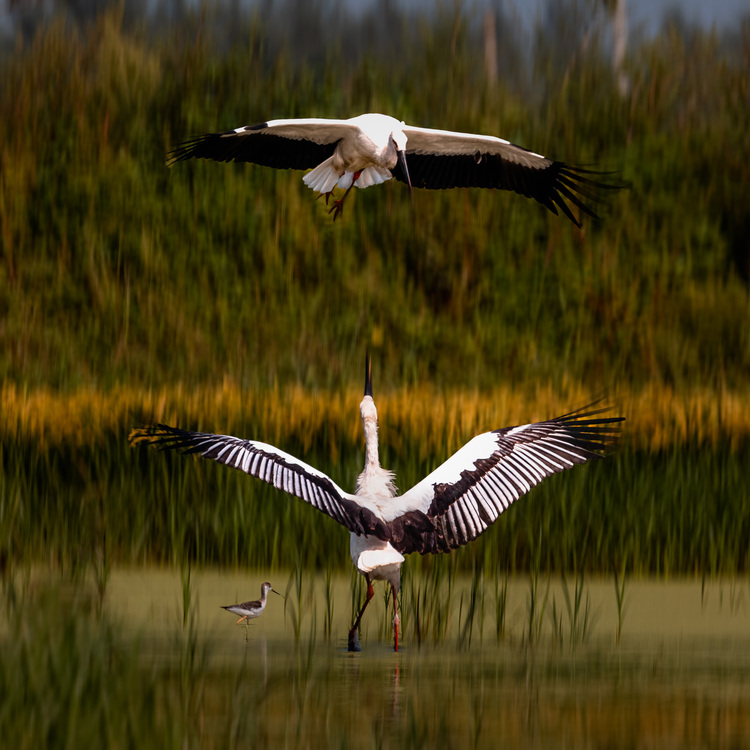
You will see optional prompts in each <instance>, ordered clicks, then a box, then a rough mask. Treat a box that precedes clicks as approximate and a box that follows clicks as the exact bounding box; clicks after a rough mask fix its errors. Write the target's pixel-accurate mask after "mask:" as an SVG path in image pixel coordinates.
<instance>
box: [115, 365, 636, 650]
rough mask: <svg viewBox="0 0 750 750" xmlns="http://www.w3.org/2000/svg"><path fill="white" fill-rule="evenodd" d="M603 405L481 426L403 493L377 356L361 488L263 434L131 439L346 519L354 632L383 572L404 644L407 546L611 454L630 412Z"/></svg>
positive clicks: (423, 548) (150, 434) (484, 518)
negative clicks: (380, 400) (361, 587)
mask: <svg viewBox="0 0 750 750" xmlns="http://www.w3.org/2000/svg"><path fill="white" fill-rule="evenodd" d="M594 407H595V404H590V405H589V406H586V407H584V408H582V409H578V410H576V411H573V412H570V413H568V414H564V415H562V416H560V417H555V418H554V419H549V420H547V421H544V422H536V423H533V424H524V425H519V426H517V427H507V428H505V429H499V430H494V431H492V432H485V433H483V434H481V435H478V436H477V437H475V438H473V439H472V440H470V441H469V442H468V443H467V444H466V445H464V446H463V448H461V449H460V450H458V451H457V452H456V453H454V454H453V455H452V456H451V457H450V458H449V459H448V460H447V461H446V462H445V463H443V464H442V465H441V466H439V467H438V468H437V469H435V470H434V471H433V472H432V473H431V474H429V475H428V476H427V477H425V478H424V479H423V480H422V481H421V482H419V483H418V484H416V485H415V486H414V487H412V488H411V489H410V490H409V491H408V492H405V493H404V494H403V495H397V491H396V487H395V485H394V482H393V473H392V472H390V471H387V470H386V469H383V468H382V467H381V466H380V459H379V456H378V427H377V410H376V408H375V402H374V401H373V398H372V379H371V363H370V359H369V356H368V357H367V360H366V375H365V395H364V398H363V399H362V402H361V403H360V414H361V416H362V425H363V428H364V433H365V450H366V455H365V468H364V471H363V472H362V473H361V474H360V475H359V478H358V480H357V486H356V490H355V492H354V494H351V493H349V492H346V491H345V490H343V489H341V488H340V487H339V486H338V485H337V484H336V483H335V482H334V481H333V480H332V479H331V478H330V477H328V476H326V475H325V474H323V473H322V472H320V471H318V470H317V469H315V468H313V467H312V466H310V465H308V464H306V463H304V462H303V461H300V460H299V459H297V458H295V457H294V456H291V455H290V454H288V453H285V452H284V451H282V450H280V449H278V448H276V447H274V446H272V445H268V444H267V443H261V442H259V441H256V440H243V439H242V438H237V437H232V436H230V435H214V434H210V433H202V432H190V431H188V430H182V429H180V428H178V427H169V426H167V425H163V424H159V425H153V426H148V427H141V428H136V429H134V430H133V431H132V432H131V433H130V438H129V439H130V442H131V444H132V445H136V444H138V443H142V442H145V443H150V444H153V445H156V446H158V447H161V448H169V449H176V450H179V451H183V452H185V453H198V454H200V455H201V456H203V457H204V458H210V459H213V460H214V461H218V462H219V463H222V464H226V465H227V466H231V467H233V468H235V469H240V470H241V471H244V472H245V473H247V474H250V475H251V476H254V477H257V478H258V479H262V480H263V481H265V482H268V483H269V484H272V485H273V486H274V487H277V488H278V489H281V490H284V491H286V492H288V493H289V494H291V495H294V496H296V497H299V498H301V499H302V500H304V501H305V502H307V503H309V504H310V505H312V506H313V507H314V508H316V509H317V510H319V511H321V512H323V513H325V514H326V515H328V516H330V517H331V518H333V519H334V520H336V521H338V522H339V523H340V524H342V525H343V526H345V527H346V528H347V529H348V530H349V532H350V534H351V541H350V552H351V556H352V561H353V563H354V565H355V567H356V568H357V570H358V571H359V572H360V573H361V574H362V575H363V576H364V578H365V580H366V581H367V596H366V598H365V602H364V604H363V606H362V609H361V610H360V612H359V614H358V616H357V619H356V620H355V621H354V624H353V626H352V628H351V630H350V632H349V648H350V650H353V651H358V650H359V637H358V628H359V623H360V621H361V619H362V614H363V613H364V611H365V608H366V607H367V604H368V603H369V601H370V599H371V598H372V596H373V589H372V581H374V580H382V581H386V582H388V583H389V584H390V585H391V589H392V592H393V606H394V618H393V627H394V647H395V650H398V631H399V616H398V609H397V594H398V591H399V586H400V575H401V572H400V571H401V565H402V563H403V562H404V555H406V554H409V553H412V552H419V553H420V554H423V555H424V554H426V553H438V552H449V551H450V550H452V549H456V548H458V547H460V546H462V545H464V544H468V543H469V542H471V541H473V540H474V539H476V538H477V537H478V536H479V535H480V534H482V533H483V532H484V531H486V530H487V529H488V528H489V526H490V525H491V524H493V523H494V522H495V521H496V520H497V518H498V517H499V516H500V514H501V513H502V512H503V511H505V510H507V509H508V508H509V507H510V505H511V504H512V503H513V502H515V501H516V500H518V499H519V498H520V497H522V496H523V495H525V494H526V493H527V492H529V491H530V490H531V489H532V488H533V487H535V486H536V485H537V484H539V483H540V482H541V481H543V480H544V479H545V477H548V476H550V475H552V474H556V473H558V472H561V471H564V470H565V469H570V468H572V467H573V466H575V465H576V464H583V463H586V462H587V461H588V460H590V459H596V458H601V457H602V456H603V452H604V451H605V450H606V448H607V447H608V446H609V444H610V442H611V441H612V439H613V438H614V437H615V436H616V435H617V433H618V432H619V427H618V425H617V423H619V422H622V421H623V417H606V416H601V415H602V414H604V413H605V412H606V411H608V410H609V409H608V408H606V407H605V408H594Z"/></svg>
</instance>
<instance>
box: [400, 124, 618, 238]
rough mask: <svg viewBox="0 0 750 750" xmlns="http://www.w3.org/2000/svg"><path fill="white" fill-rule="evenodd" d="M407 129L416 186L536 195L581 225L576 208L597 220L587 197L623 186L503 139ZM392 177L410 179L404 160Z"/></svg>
mask: <svg viewBox="0 0 750 750" xmlns="http://www.w3.org/2000/svg"><path fill="white" fill-rule="evenodd" d="M403 130H404V133H405V134H406V137H407V139H408V140H407V143H406V161H407V168H408V170H409V177H410V179H411V184H412V186H413V187H421V188H431V189H435V190H437V189H444V188H454V187H477V188H497V189H499V190H512V191H514V192H516V193H520V194H521V195H524V196H526V197H527V198H534V199H535V200H537V201H538V202H539V203H541V204H542V205H543V206H545V207H546V208H548V209H549V210H550V211H551V212H552V213H553V214H555V215H557V213H558V208H559V209H560V210H561V211H562V212H563V213H564V214H565V216H567V217H568V218H569V219H570V220H571V221H572V222H573V223H574V224H575V225H576V226H580V222H579V221H578V219H577V218H576V217H575V216H574V215H573V212H572V210H571V206H573V207H575V208H578V209H579V210H581V211H583V212H584V213H585V214H587V215H588V216H591V217H592V218H598V217H597V215H596V213H594V211H593V210H592V209H591V208H590V207H589V206H588V205H586V203H585V202H584V199H586V200H588V201H593V202H601V191H602V190H612V189H617V188H619V186H618V185H609V184H606V183H604V182H602V181H601V178H602V177H604V176H605V175H606V173H604V172H596V171H592V170H588V169H582V168H579V167H572V166H569V165H568V164H565V163H563V162H560V161H553V160H552V159H548V158H546V157H544V156H541V155H540V154H536V153H534V152H533V151H527V150H526V149H525V148H521V146H516V145H515V144H513V143H511V142H510V141H506V140H504V139H502V138H496V137H494V136H490V135H473V134H471V133H455V132H452V131H450V130H434V129H432V128H416V127H413V126H411V125H406V126H404V129H403ZM393 175H394V177H395V178H396V179H398V180H401V181H402V182H406V181H407V180H406V175H405V174H404V173H403V171H402V168H401V165H400V164H397V165H396V167H394V169H393ZM569 204H570V205H569Z"/></svg>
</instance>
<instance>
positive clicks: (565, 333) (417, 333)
mask: <svg viewBox="0 0 750 750" xmlns="http://www.w3.org/2000/svg"><path fill="white" fill-rule="evenodd" d="M457 8H458V10H457V12H456V14H451V13H442V14H441V13H438V14H436V15H434V16H431V17H427V18H424V19H422V20H421V21H420V25H419V28H420V29H421V31H420V33H419V34H418V35H417V36H416V37H414V38H411V41H410V43H409V44H408V45H404V46H403V48H400V52H401V53H403V55H399V56H393V55H391V56H385V55H383V56H377V55H371V56H367V55H361V56H348V57H347V56H346V55H345V54H344V51H343V49H342V48H341V47H340V46H337V45H336V44H331V45H329V46H328V48H327V49H326V50H325V51H324V50H322V49H321V50H320V51H319V52H320V54H318V53H313V54H311V55H310V56H308V57H307V58H304V59H300V56H298V53H296V52H295V51H294V48H291V47H284V46H283V45H280V46H272V45H271V43H270V41H269V40H270V39H271V38H272V36H273V33H274V30H273V29H271V28H270V27H268V26H266V25H265V22H264V21H263V19H261V18H258V17H255V18H247V19H243V20H242V22H241V23H237V24H235V25H234V27H233V30H232V34H231V35H230V36H231V37H232V38H234V39H235V46H233V47H231V48H230V49H227V48H226V46H224V45H222V46H219V44H218V43H216V44H215V43H214V41H212V40H214V39H222V40H223V39H225V38H226V37H225V36H222V34H219V33H216V34H215V35H214V34H212V33H209V32H210V31H214V32H216V29H217V27H215V26H212V25H211V23H212V21H211V17H210V14H208V16H206V15H203V16H201V17H200V18H196V19H195V22H194V23H192V22H189V23H187V24H186V25H184V26H182V27H177V28H175V29H174V31H173V32H172V34H170V35H169V36H168V37H167V38H158V37H151V36H148V35H147V34H146V33H145V31H143V30H138V29H134V28H132V27H126V26H124V25H123V22H122V19H121V16H120V15H119V14H118V13H117V12H115V11H109V12H105V13H102V14H101V15H100V16H99V18H98V20H97V21H96V23H95V24H92V25H90V26H82V27H71V26H70V25H67V26H66V25H64V24H63V23H62V22H58V23H53V24H52V25H50V26H48V27H41V28H40V29H39V31H38V33H37V35H36V36H35V38H34V39H33V40H32V41H30V42H27V43H25V44H24V43H19V46H18V48H17V50H16V54H14V55H12V56H9V57H6V58H4V59H3V60H2V62H1V65H0V80H2V86H0V112H2V113H3V115H4V116H3V117H2V118H0V163H2V166H3V169H2V177H1V178H0V216H2V228H3V229H2V237H0V243H2V244H1V245H0V247H1V248H2V251H1V252H2V262H0V283H1V284H2V287H3V288H4V289H7V294H5V295H3V300H2V302H0V305H2V314H3V319H4V323H3V326H2V328H1V329H0V344H2V346H0V378H2V379H3V380H5V381H11V382H13V383H16V384H18V385H19V386H21V387H27V386H31V387H52V388H59V389H65V390H68V389H75V388H78V387H87V386H90V385H95V386H97V387H109V386H111V385H113V384H117V383H124V384H128V385H131V386H133V387H136V388H161V387H164V386H165V385H169V384H174V383H177V382H187V383H200V384H207V383H219V382H221V381H222V380H223V378H224V377H228V378H229V379H230V380H231V381H232V382H235V383H241V384H242V385H243V386H251V387H256V386H261V387H274V386H275V385H277V384H288V383H290V382H291V383H297V384H300V385H302V386H304V387H305V388H316V387H321V388H326V389H332V390H334V391H335V390H338V389H339V388H341V387H343V385H344V384H345V383H347V382H348V379H349V377H350V373H351V371H352V368H353V367H354V365H355V363H356V364H357V365H358V363H359V359H360V357H361V352H362V350H363V348H364V347H365V345H366V344H367V343H369V344H370V345H371V347H372V348H373V350H374V351H375V353H376V355H377V356H378V358H379V359H380V360H381V361H382V362H387V363H389V367H388V369H387V370H384V371H383V375H382V378H383V382H384V383H385V384H386V385H387V386H389V387H392V386H396V385H401V384H404V383H407V384H416V383H423V382H430V383H434V384H436V385H438V386H443V385H449V386H452V387H467V386H469V387H476V388H480V389H488V388H492V387H494V386H495V385H496V384H497V383H498V381H499V380H502V381H503V382H505V383H508V384H511V385H514V386H517V385H519V384H523V383H526V382H529V381H532V382H541V383H545V384H546V383H553V384H555V385H557V384H559V383H560V382H561V381H564V380H565V379H566V378H567V379H569V380H571V381H572V382H575V383H582V384H584V385H585V386H586V387H588V388H592V387H595V386H596V387H598V386H600V385H602V384H605V385H615V386H620V387H622V386H623V385H628V386H630V385H635V386H638V387H645V386H647V385H650V384H651V383H656V384H657V385H659V386H660V387H671V388H674V389H675V390H676V391H678V392H681V391H683V390H688V389H691V388H695V387H698V388H708V389H711V390H714V391H718V390H720V389H722V388H725V389H728V390H729V391H730V392H732V391H733V390H734V389H736V388H737V387H739V386H741V385H744V383H745V373H746V372H747V367H748V364H750V345H749V340H748V334H747V331H748V330H750V327H749V326H748V325H747V322H748V295H747V287H746V285H745V282H744V281H743V279H744V278H745V273H746V271H747V258H746V257H745V256H746V253H745V255H743V252H744V251H743V250H742V247H743V245H742V238H743V237H744V236H745V234H746V233H745V230H744V228H743V227H744V224H743V222H744V221H745V219H744V214H743V213H742V211H741V210H740V209H739V208H738V207H737V204H738V201H736V199H735V198H736V195H737V191H738V190H741V186H743V185H747V184H750V174H749V173H748V166H747V165H748V160H747V159H745V158H743V155H746V154H748V153H750V142H749V141H748V139H749V138H750V136H748V133H747V129H746V128H744V127H742V125H741V123H742V122H743V120H744V115H745V109H746V107H745V104H746V101H747V76H746V70H745V67H744V63H743V58H742V56H741V54H740V53H739V52H738V53H737V54H734V55H732V54H729V53H727V52H726V49H725V48H724V47H722V45H720V44H719V43H718V41H717V40H716V39H715V38H714V37H712V36H710V35H700V34H694V35H692V36H685V35H680V34H679V33H677V32H675V31H666V32H664V33H663V34H662V35H660V36H659V37H658V38H657V39H655V40H654V41H648V42H641V43H638V44H637V45H635V46H634V47H633V48H632V49H631V59H630V61H629V67H630V71H629V74H630V77H631V80H632V87H631V92H630V94H629V96H628V97H626V98H625V99H622V98H621V97H620V96H619V95H618V93H617V91H616V87H615V82H614V76H613V75H612V74H611V70H610V69H609V64H608V60H607V58H606V57H605V56H604V52H602V51H601V50H600V47H599V46H598V45H597V44H595V43H593V42H592V43H591V44H590V46H589V47H588V48H587V51H581V50H580V49H576V51H575V53H571V54H570V55H569V56H568V58H567V59H566V60H565V64H564V65H563V66H560V65H559V64H558V63H559V56H560V55H561V54H562V55H565V50H566V49H569V46H568V47H567V48H566V47H565V45H562V49H558V44H559V42H558V37H560V36H561V35H560V34H558V33H557V31H558V30H555V29H548V30H547V31H546V32H544V33H542V31H543V30H542V31H540V34H541V37H540V39H539V40H538V42H537V43H536V45H535V47H534V53H535V55H536V57H535V59H534V60H533V61H532V64H530V65H527V66H526V68H524V69H523V70H522V69H520V68H518V69H512V70H510V71H509V72H508V75H507V76H506V77H505V78H504V79H503V81H502V82H501V83H499V84H497V85H496V86H495V87H494V88H490V87H489V85H488V79H487V76H486V73H485V70H484V68H485V63H484V54H483V48H482V42H481V38H478V37H476V33H477V32H476V29H475V28H474V25H473V24H472V23H471V14H470V13H468V12H466V13H463V12H462V11H461V8H460V4H459V5H458V6H457ZM321 12H322V11H321ZM313 15H314V13H313ZM391 28H392V29H397V28H400V25H399V23H398V20H396V23H395V24H394V25H393V26H392V27H391ZM224 30H225V29H224ZM391 33H392V34H393V33H395V31H392V32H391ZM545 33H546V36H545V35H544V34H545ZM342 38H343V37H342ZM568 41H569V40H566V44H568ZM404 55H405V57H404ZM555 61H557V62H555ZM519 65H520V63H519ZM527 68H528V69H527ZM562 70H564V71H565V75H562V73H561V71H562ZM529 78H530V80H528V79H529ZM417 82H419V85H417ZM528 92H531V95H529V94H528ZM368 110H376V111H378V110H381V111H387V112H392V113H394V114H397V115H399V116H401V117H404V118H405V119H407V120H411V121H414V122H417V123H420V124H425V125H433V126H439V127H448V128H456V129H462V128H463V129H467V130H471V131H485V132H492V133H498V134H501V135H504V136H506V137H509V138H511V139H513V140H515V141H517V142H519V143H521V144H525V145H528V146H530V147H532V148H534V149H536V150H539V151H542V152H544V153H550V154H551V155H553V156H555V157H559V158H566V159H568V160H570V161H572V162H577V163H583V164H596V165H599V166H601V167H602V168H604V169H615V170H619V171H620V175H619V176H618V177H617V178H616V179H618V180H619V181H621V182H623V183H626V184H628V185H629V186H630V189H629V190H627V191H623V192H621V193H619V194H617V195H615V196H614V197H613V198H612V201H611V203H610V205H609V207H603V214H604V220H603V221H602V222H601V224H598V223H595V222H586V224H585V228H584V230H583V231H582V232H579V231H577V230H576V229H575V228H573V227H571V226H570V224H569V223H567V222H565V221H564V220H560V219H559V218H556V217H554V216H551V215H548V214H547V213H546V212H545V211H544V210H543V209H542V208H540V207H539V206H537V205H535V204H534V203H533V202H531V201H528V200H526V199H524V198H521V197H519V196H516V195H511V194H500V193H495V192H492V191H484V192H482V191H448V192H440V191H438V192H432V191H418V192H417V194H416V195H415V198H414V204H413V207H412V205H411V204H410V202H409V199H408V194H407V191H405V190H404V189H403V186H401V185H397V184H388V185H385V186H383V187H381V188H379V189H377V190H367V191H362V192H360V193H358V194H357V195H356V196H355V197H354V198H353V202H352V203H351V204H350V206H349V207H348V212H347V215H346V216H344V219H343V220H342V221H340V222H337V223H336V224H335V225H333V224H332V223H331V221H330V218H329V217H328V216H327V215H326V214H325V210H324V208H323V206H322V204H321V203H320V202H316V201H315V200H313V194H312V193H311V192H310V191H309V190H308V189H307V188H306V187H305V186H304V185H303V184H302V183H301V180H300V176H301V175H300V174H299V173H286V172H275V171H273V170H268V169H263V168H259V167H252V166H246V165H245V166H238V165H222V164H216V163H203V162H198V163H185V164H180V165H178V166H176V167H174V168H172V169H167V168H166V167H165V166H164V155H165V153H166V151H167V150H168V149H169V148H170V147H171V146H172V145H174V144H175V143H177V142H179V141H180V140H183V139H185V138H187V137H189V136H191V135H193V134H195V133H199V132H203V131H207V130H215V129H217V128H218V129H225V128H228V127H234V126H236V125H238V124H241V123H244V122H254V121H258V120H262V119H264V118H267V117H271V116H294V115H320V116H326V115H327V116H350V115H352V114H355V113H359V112H363V111H368ZM709 112H710V116H707V115H706V113H709Z"/></svg>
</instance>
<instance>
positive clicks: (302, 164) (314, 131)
mask: <svg viewBox="0 0 750 750" xmlns="http://www.w3.org/2000/svg"><path fill="white" fill-rule="evenodd" d="M186 159H212V160H214V161H223V162H232V161H237V162H252V163H254V164H259V165H262V166H265V167H275V168H276V169H310V170H312V171H310V172H308V173H307V174H306V175H305V176H304V177H303V178H302V180H303V182H304V183H305V185H307V186H308V187H309V188H312V189H313V190H315V191H317V192H319V193H320V194H321V195H325V196H326V203H328V199H329V198H330V196H331V194H332V193H333V189H334V188H336V187H338V188H340V189H343V190H346V192H345V193H344V196H343V197H342V198H340V199H339V200H335V201H334V202H333V207H332V208H331V210H330V212H329V213H333V218H334V220H335V219H336V217H337V216H338V215H339V214H340V213H341V211H342V209H343V206H344V199H345V198H346V196H347V195H349V192H350V191H351V189H352V188H353V187H357V188H366V187H370V186H371V185H379V184H380V183H382V182H385V181H386V180H390V179H391V177H395V178H396V179H397V180H399V181H401V182H405V183H406V184H407V185H409V190H411V189H412V188H413V187H415V188H427V189H429V190H440V189H448V188H457V187H464V188H472V187H474V188H495V189H497V190H512V191H514V192H516V193H519V194H520V195H524V196H526V197H527V198H533V199H534V200H536V201H538V202H539V203H541V204H542V205H543V206H545V207H546V208H547V209H549V210H550V211H551V212H552V213H553V214H557V213H558V209H559V210H560V211H562V212H563V214H565V216H567V217H568V218H569V219H570V220H571V221H572V222H573V223H574V224H575V225H576V226H578V227H580V226H581V223H580V220H579V218H577V217H576V216H575V215H574V214H573V209H578V210H579V211H581V212H582V213H584V214H587V215H588V216H591V217H593V218H598V217H597V216H596V214H595V213H594V211H593V210H592V209H591V208H590V207H589V206H588V205H586V203H585V202H584V201H594V202H599V193H600V192H601V190H602V189H614V188H618V187H620V186H617V185H607V184H605V183H603V182H602V181H601V178H602V177H603V176H604V175H605V174H606V173H603V172H596V171H592V170H589V169H582V168H580V167H574V166H571V165H569V164H566V163H564V162H561V161H555V160H554V159H549V158H548V157H546V156H542V155H541V154H536V153H534V152H533V151H528V150H527V149H525V148H522V147H521V146H516V145H515V144H513V143H511V142H510V141H506V140H505V139H503V138H496V137H495V136H492V135H478V134H475V133H459V132H454V131H450V130H435V129H433V128H418V127H414V126H412V125H406V124H405V123H404V122H401V121H399V120H397V119H396V118H395V117H390V116H388V115H381V114H372V113H371V114H366V115H359V116H358V117H352V118H350V119H348V120H326V119H322V118H317V117H310V118H302V119H287V120H269V121H268V122H262V123H260V124H258V125H245V126H243V127H240V128H235V129H234V130H227V131H225V132H223V133H207V134H205V135H201V136H198V137H197V138H194V139H193V140H191V141H186V142H185V143H183V144H181V145H179V146H177V147H176V148H175V149H174V150H173V151H172V152H171V153H170V154H169V155H168V162H167V163H168V164H170V165H171V164H174V163H175V162H178V161H184V160H186Z"/></svg>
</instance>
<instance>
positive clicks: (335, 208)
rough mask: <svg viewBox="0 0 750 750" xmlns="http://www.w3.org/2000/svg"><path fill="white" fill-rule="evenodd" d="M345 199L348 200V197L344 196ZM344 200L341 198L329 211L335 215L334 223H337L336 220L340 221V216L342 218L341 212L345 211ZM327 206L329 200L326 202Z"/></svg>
mask: <svg viewBox="0 0 750 750" xmlns="http://www.w3.org/2000/svg"><path fill="white" fill-rule="evenodd" d="M347 192H348V191H347ZM344 198H346V195H344ZM344 198H339V199H338V200H335V201H334V202H333V206H331V208H330V209H329V210H328V213H329V214H333V220H334V221H336V219H338V218H339V216H341V212H342V211H343V210H344ZM326 205H328V200H326Z"/></svg>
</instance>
